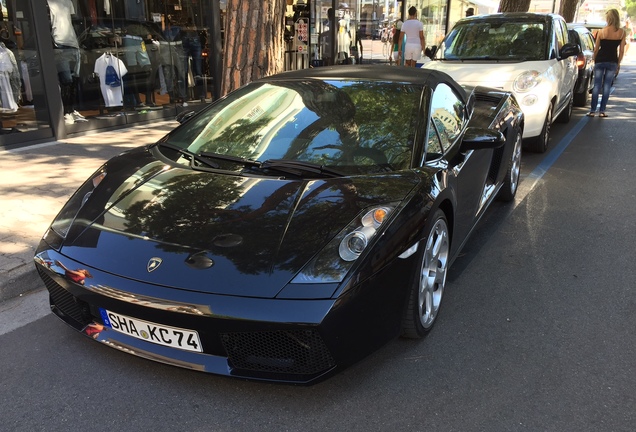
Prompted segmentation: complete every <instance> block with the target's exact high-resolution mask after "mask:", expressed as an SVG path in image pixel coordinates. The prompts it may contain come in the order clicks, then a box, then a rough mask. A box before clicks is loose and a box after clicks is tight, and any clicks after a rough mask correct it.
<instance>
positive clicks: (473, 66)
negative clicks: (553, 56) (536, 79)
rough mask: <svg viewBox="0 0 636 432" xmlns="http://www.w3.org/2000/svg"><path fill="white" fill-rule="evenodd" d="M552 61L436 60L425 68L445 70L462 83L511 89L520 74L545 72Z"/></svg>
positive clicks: (428, 63)
mask: <svg viewBox="0 0 636 432" xmlns="http://www.w3.org/2000/svg"><path fill="white" fill-rule="evenodd" d="M552 63H553V61H552V60H547V61H527V62H522V63H496V62H488V63H475V62H462V61H450V60H434V61H430V62H427V63H425V64H424V66H423V68H426V69H435V70H439V71H442V72H445V73H447V74H448V75H450V76H451V77H452V78H453V79H454V80H455V81H457V82H458V83H460V84H462V85H472V86H476V85H483V86H487V87H494V88H500V89H504V90H507V91H511V90H512V83H513V82H514V80H515V79H516V78H517V77H518V76H519V75H521V74H522V73H524V72H527V71H531V70H534V71H537V72H539V73H540V74H543V73H545V72H546V70H547V69H548V68H549V67H550V65H551V64H552Z"/></svg>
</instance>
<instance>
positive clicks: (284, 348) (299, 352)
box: [221, 330, 335, 375]
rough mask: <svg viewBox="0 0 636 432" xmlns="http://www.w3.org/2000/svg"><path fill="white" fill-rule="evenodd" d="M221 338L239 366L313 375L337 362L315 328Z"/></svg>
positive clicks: (232, 334)
mask: <svg viewBox="0 0 636 432" xmlns="http://www.w3.org/2000/svg"><path fill="white" fill-rule="evenodd" d="M221 340H222V341H223V345H224V347H225V350H226V352H227V354H228V359H229V362H230V364H231V366H233V367H234V368H237V369H244V370H250V371H257V372H270V373H283V374H304V375H313V374H317V373H320V372H324V371H326V370H328V369H331V368H332V367H333V366H334V365H335V362H334V360H333V357H332V356H331V354H330V353H329V350H328V349H327V347H326V345H325V343H324V341H323V340H322V338H321V337H320V335H319V334H318V332H317V331H315V330H289V331H272V332H253V333H224V334H222V335H221Z"/></svg>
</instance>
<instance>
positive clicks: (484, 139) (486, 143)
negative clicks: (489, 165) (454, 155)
mask: <svg viewBox="0 0 636 432" xmlns="http://www.w3.org/2000/svg"><path fill="white" fill-rule="evenodd" d="M505 142H506V137H505V136H504V134H503V133H501V132H500V131H495V130H492V129H483V128H475V127H469V128H468V129H466V133H464V139H463V140H462V144H461V146H460V148H459V150H460V151H461V152H465V151H468V150H482V149H495V148H499V147H501V146H502V145H504V143H505Z"/></svg>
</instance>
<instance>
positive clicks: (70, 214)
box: [50, 167, 106, 238]
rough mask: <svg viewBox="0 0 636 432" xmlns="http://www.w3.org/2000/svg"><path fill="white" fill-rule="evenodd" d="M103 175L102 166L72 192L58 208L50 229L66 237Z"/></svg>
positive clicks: (104, 175)
mask: <svg viewBox="0 0 636 432" xmlns="http://www.w3.org/2000/svg"><path fill="white" fill-rule="evenodd" d="M105 177H106V172H105V171H104V167H102V168H100V169H99V170H97V172H96V173H95V174H93V176H92V177H91V178H90V179H88V180H87V181H86V182H85V183H84V184H83V185H82V186H81V187H80V188H79V189H78V190H77V192H75V193H74V194H73V196H72V197H71V199H69V200H68V201H67V203H66V204H65V205H64V207H63V208H62V210H60V212H59V213H58V215H57V216H56V217H55V220H54V221H53V223H52V224H51V228H50V229H51V230H53V231H55V233H57V235H59V236H60V237H62V238H66V235H67V234H68V230H69V229H70V228H71V225H73V221H74V220H75V217H76V216H77V213H78V212H79V211H80V209H81V208H82V207H83V206H84V204H86V202H87V201H88V200H89V198H90V196H91V195H92V193H93V191H94V190H95V188H97V186H99V184H100V183H101V182H102V180H104V178H105Z"/></svg>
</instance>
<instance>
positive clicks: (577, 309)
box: [0, 66, 636, 431]
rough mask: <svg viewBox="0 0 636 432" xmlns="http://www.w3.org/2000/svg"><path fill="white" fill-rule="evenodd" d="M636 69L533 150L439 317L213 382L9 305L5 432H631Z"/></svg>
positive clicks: (0, 419)
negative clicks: (361, 348) (316, 376)
mask: <svg viewBox="0 0 636 432" xmlns="http://www.w3.org/2000/svg"><path fill="white" fill-rule="evenodd" d="M635 99H636V67H635V66H624V67H623V70H622V72H621V76H620V77H619V79H618V80H617V82H616V90H615V92H614V94H613V95H612V97H611V99H610V106H609V109H608V114H609V115H610V117H609V118H607V119H600V118H598V117H596V118H593V119H591V118H587V117H584V113H585V112H586V111H587V110H586V109H583V108H578V109H576V110H575V115H574V117H573V118H572V120H571V122H570V123H569V124H567V125H556V126H555V127H554V128H553V135H552V140H551V145H550V151H549V153H546V154H543V155H539V154H524V156H523V167H522V175H523V179H522V183H521V188H520V190H519V195H518V199H517V200H516V201H515V202H514V203H513V204H507V205H506V204H497V205H495V206H494V207H493V208H492V209H491V210H490V211H489V212H488V213H487V215H486V217H485V219H484V220H483V221H482V223H481V224H480V226H479V228H478V229H477V231H476V232H475V233H474V236H473V237H472V238H471V240H470V241H469V242H468V244H467V246H466V248H465V249H464V251H463V254H462V255H461V256H460V258H459V259H458V260H457V261H456V262H455V264H454V266H453V267H452V269H451V271H450V273H449V283H448V289H447V291H446V294H445V299H444V306H443V310H442V313H441V315H440V317H439V321H438V323H437V324H436V328H435V329H434V330H433V332H432V333H431V334H430V335H429V336H428V337H427V338H426V339H424V340H422V341H406V340H395V341H393V342H391V343H389V344H388V345H386V346H385V347H384V348H382V349H381V350H379V351H377V352H376V353H375V354H373V355H371V356H370V357H368V358H366V359H365V360H363V361H361V362H360V363H358V364H356V365H354V366H352V367H350V368H349V369H347V370H345V371H343V372H342V373H340V374H338V375H336V376H334V377H332V378H330V379H329V380H327V381H325V382H322V383H320V384H317V385H315V386H312V387H295V386H287V385H271V384H263V383H253V382H246V381H240V380H235V379H229V378H223V377H216V376H211V375H205V374H201V373H198V372H192V371H188V370H182V369H177V368H174V367H170V366H165V365H161V364H158V363H153V362H149V361H147V360H143V359H139V358H136V357H133V356H130V355H127V354H125V353H122V352H118V351H115V350H113V349H109V348H107V347H105V346H103V345H100V344H97V343H95V342H93V341H91V340H89V339H88V338H85V337H83V336H81V335H79V334H77V333H76V332H75V331H73V330H71V329H69V328H67V327H66V325H65V324H63V323H62V322H61V321H59V320H58V319H57V318H55V317H54V316H52V315H51V314H50V313H48V312H47V307H46V301H47V299H46V294H45V293H44V292H42V291H40V292H38V293H35V294H32V295H28V296H23V297H20V298H18V299H14V300H12V301H9V302H5V303H0V430H2V431H5V430H6V431H37V430H46V431H68V430H82V429H86V430H91V431H115V430H126V431H137V430H153V431H168V430H170V431H174V430H191V431H230V430H232V431H324V430H330V431H331V430H334V431H339V430H342V431H387V430H396V431H397V430H409V431H411V430H413V431H424V430H426V431H633V430H634V428H635V426H634V425H636V344H635V341H636V338H635V334H634V333H635V329H636V313H635V310H636V290H635V289H634V287H635V286H636V284H635V283H634V280H635V279H636V266H635V265H634V262H636V252H635V248H634V244H636V231H635V230H634V220H635V218H634V214H636V199H635V198H636V182H635V181H634V166H636V142H635V140H634V136H635V135H636V104H635V103H634V100H635Z"/></svg>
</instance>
